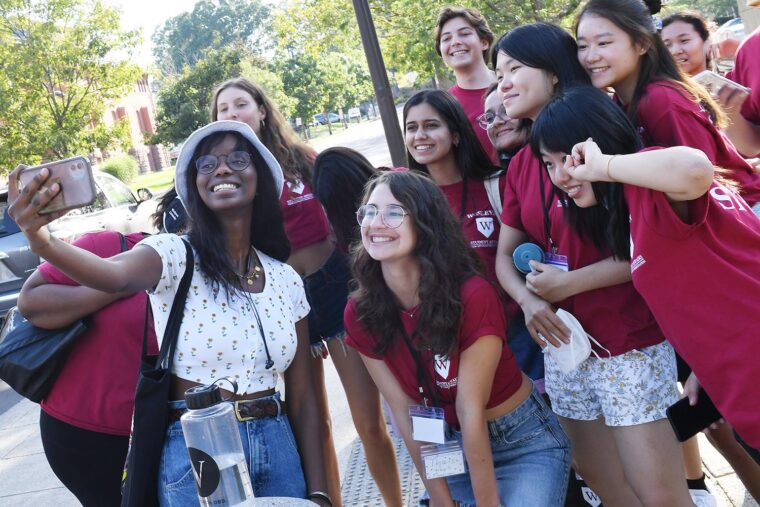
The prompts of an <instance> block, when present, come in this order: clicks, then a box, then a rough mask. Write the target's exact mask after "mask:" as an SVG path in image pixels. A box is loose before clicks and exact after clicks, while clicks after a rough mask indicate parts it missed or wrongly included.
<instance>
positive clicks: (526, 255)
mask: <svg viewBox="0 0 760 507" xmlns="http://www.w3.org/2000/svg"><path fill="white" fill-rule="evenodd" d="M530 261H538V262H544V251H543V250H541V247H540V246H538V245H536V244H535V243H523V244H522V245H520V246H518V247H517V248H515V251H514V252H512V262H514V263H515V268H517V271H519V272H520V273H522V274H524V275H527V274H528V273H530V272H531V269H530Z"/></svg>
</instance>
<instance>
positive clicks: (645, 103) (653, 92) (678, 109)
mask: <svg viewBox="0 0 760 507" xmlns="http://www.w3.org/2000/svg"><path fill="white" fill-rule="evenodd" d="M636 123H637V127H639V131H640V132H641V136H642V139H643V140H644V144H645V145H646V146H662V147H669V146H691V147H692V148H696V149H698V150H702V151H703V152H705V155H707V158H709V159H710V161H711V162H712V163H713V164H715V165H716V166H718V167H722V168H724V169H727V170H728V171H729V173H728V174H727V176H728V177H729V178H731V179H734V180H735V181H736V182H737V183H738V184H739V185H740V188H739V192H740V193H741V195H742V197H743V198H744V199H745V200H746V201H747V202H748V203H750V204H751V205H754V204H755V203H757V202H760V174H758V173H756V172H755V171H754V169H753V168H752V166H751V165H749V163H747V161H746V160H744V157H742V156H741V155H740V154H739V152H738V151H736V147H735V146H734V145H733V143H731V141H730V140H729V139H728V138H727V137H726V136H725V134H723V132H721V131H720V130H718V128H717V127H716V126H715V125H714V124H713V122H712V120H711V119H710V115H709V113H708V112H707V111H706V110H705V109H704V108H702V107H701V106H700V105H699V104H696V103H694V101H693V100H692V99H691V98H690V97H688V96H687V92H686V91H685V90H684V89H683V88H681V87H680V86H679V85H677V84H675V83H671V82H668V81H654V82H652V83H649V84H648V85H647V87H646V90H645V92H644V95H643V96H642V97H641V101H640V102H639V106H638V108H637V109H636Z"/></svg>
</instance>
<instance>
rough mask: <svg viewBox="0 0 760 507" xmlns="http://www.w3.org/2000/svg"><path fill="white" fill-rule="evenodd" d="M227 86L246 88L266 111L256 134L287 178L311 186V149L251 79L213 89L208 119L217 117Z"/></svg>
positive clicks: (235, 81) (231, 80) (312, 154)
mask: <svg viewBox="0 0 760 507" xmlns="http://www.w3.org/2000/svg"><path fill="white" fill-rule="evenodd" d="M227 88H239V89H241V90H243V91H245V92H246V93H248V94H249V95H250V96H251V97H253V100H255V101H256V104H258V105H259V106H262V107H263V108H264V110H265V111H266V117H265V118H264V121H263V122H262V124H261V128H260V131H259V132H256V135H257V136H258V137H259V139H260V140H261V142H262V143H264V146H266V147H267V149H268V150H269V151H270V152H272V155H274V158H275V159H277V162H279V163H280V166H281V167H282V171H283V173H284V175H285V179H287V180H289V181H293V180H295V179H300V180H302V181H305V182H306V183H308V184H309V185H311V165H312V162H313V159H314V151H313V150H312V149H311V148H309V147H308V146H306V145H305V144H304V143H302V142H301V141H300V140H299V139H298V135H297V134H296V133H295V132H293V129H292V127H291V126H290V124H289V123H288V122H287V121H286V120H285V117H284V116H282V113H280V110H279V109H277V106H275V105H274V103H273V102H272V101H271V100H269V97H267V95H266V93H264V90H262V89H261V87H260V86H259V85H257V84H256V83H254V82H253V81H251V80H250V79H246V78H244V77H236V78H233V79H228V80H227V81H224V82H223V83H221V84H220V85H218V86H217V87H216V88H215V89H214V93H213V94H212V96H211V121H216V120H217V117H218V116H219V110H218V108H217V104H216V103H217V99H218V98H219V94H220V93H222V92H223V91H224V90H226V89H227Z"/></svg>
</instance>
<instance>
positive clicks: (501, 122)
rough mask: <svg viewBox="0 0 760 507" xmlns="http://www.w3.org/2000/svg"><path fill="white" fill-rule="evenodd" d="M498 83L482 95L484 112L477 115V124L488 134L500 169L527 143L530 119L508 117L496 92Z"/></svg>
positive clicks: (505, 166)
mask: <svg viewBox="0 0 760 507" xmlns="http://www.w3.org/2000/svg"><path fill="white" fill-rule="evenodd" d="M497 88H498V84H496V83H494V84H493V85H491V87H490V88H488V90H486V93H485V95H483V97H484V100H483V107H484V108H485V112H483V114H481V115H480V116H478V117H477V120H478V126H479V127H480V128H481V129H483V130H485V131H486V133H487V134H488V139H490V141H491V144H492V145H493V147H494V149H495V150H496V154H497V155H498V157H499V165H500V166H501V167H502V169H506V168H507V167H508V166H509V161H510V160H512V157H514V156H515V155H516V154H517V152H518V151H520V148H522V147H523V146H525V145H526V144H528V138H529V137H530V125H531V123H533V122H532V121H531V120H530V119H527V118H523V119H521V120H518V119H515V118H510V117H509V116H508V115H507V112H506V110H505V109H504V104H503V103H502V102H501V96H500V95H499V93H498V90H497Z"/></svg>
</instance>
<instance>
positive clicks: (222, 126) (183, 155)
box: [174, 120, 285, 204]
mask: <svg viewBox="0 0 760 507" xmlns="http://www.w3.org/2000/svg"><path fill="white" fill-rule="evenodd" d="M217 132H237V133H238V134H240V135H242V136H243V137H244V138H246V139H247V140H248V141H249V142H250V143H251V144H252V145H253V147H254V148H255V149H256V150H258V152H259V154H260V155H261V158H263V159H264V162H266V164H267V167H268V168H269V171H270V172H271V173H272V179H274V188H275V190H276V192H277V198H279V197H280V195H281V194H282V186H283V185H284V183H285V178H284V176H283V174H282V168H281V167H280V164H279V163H278V162H277V160H276V159H275V158H274V155H272V153H271V152H270V151H269V150H268V149H267V148H266V146H264V145H263V144H262V142H261V141H259V138H258V137H256V134H255V133H254V132H253V129H252V128H251V127H250V126H249V125H248V124H247V123H243V122H240V121H232V120H223V121H215V122H212V123H209V124H208V125H206V126H204V127H201V128H199V129H198V130H196V131H195V132H193V133H192V134H190V137H188V138H187V139H186V140H185V142H184V144H183V145H182V149H181V150H180V151H179V157H177V165H176V167H175V169H174V188H175V189H176V190H177V195H179V197H180V200H181V201H182V203H183V204H184V203H186V202H188V201H187V197H188V196H187V195H186V192H185V186H186V179H187V168H188V166H189V165H190V161H191V160H192V159H193V154H195V150H196V149H197V148H198V145H199V144H200V143H201V142H203V140H204V139H206V138H207V137H208V136H210V135H213V134H216V133H217ZM257 169H262V168H257Z"/></svg>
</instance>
